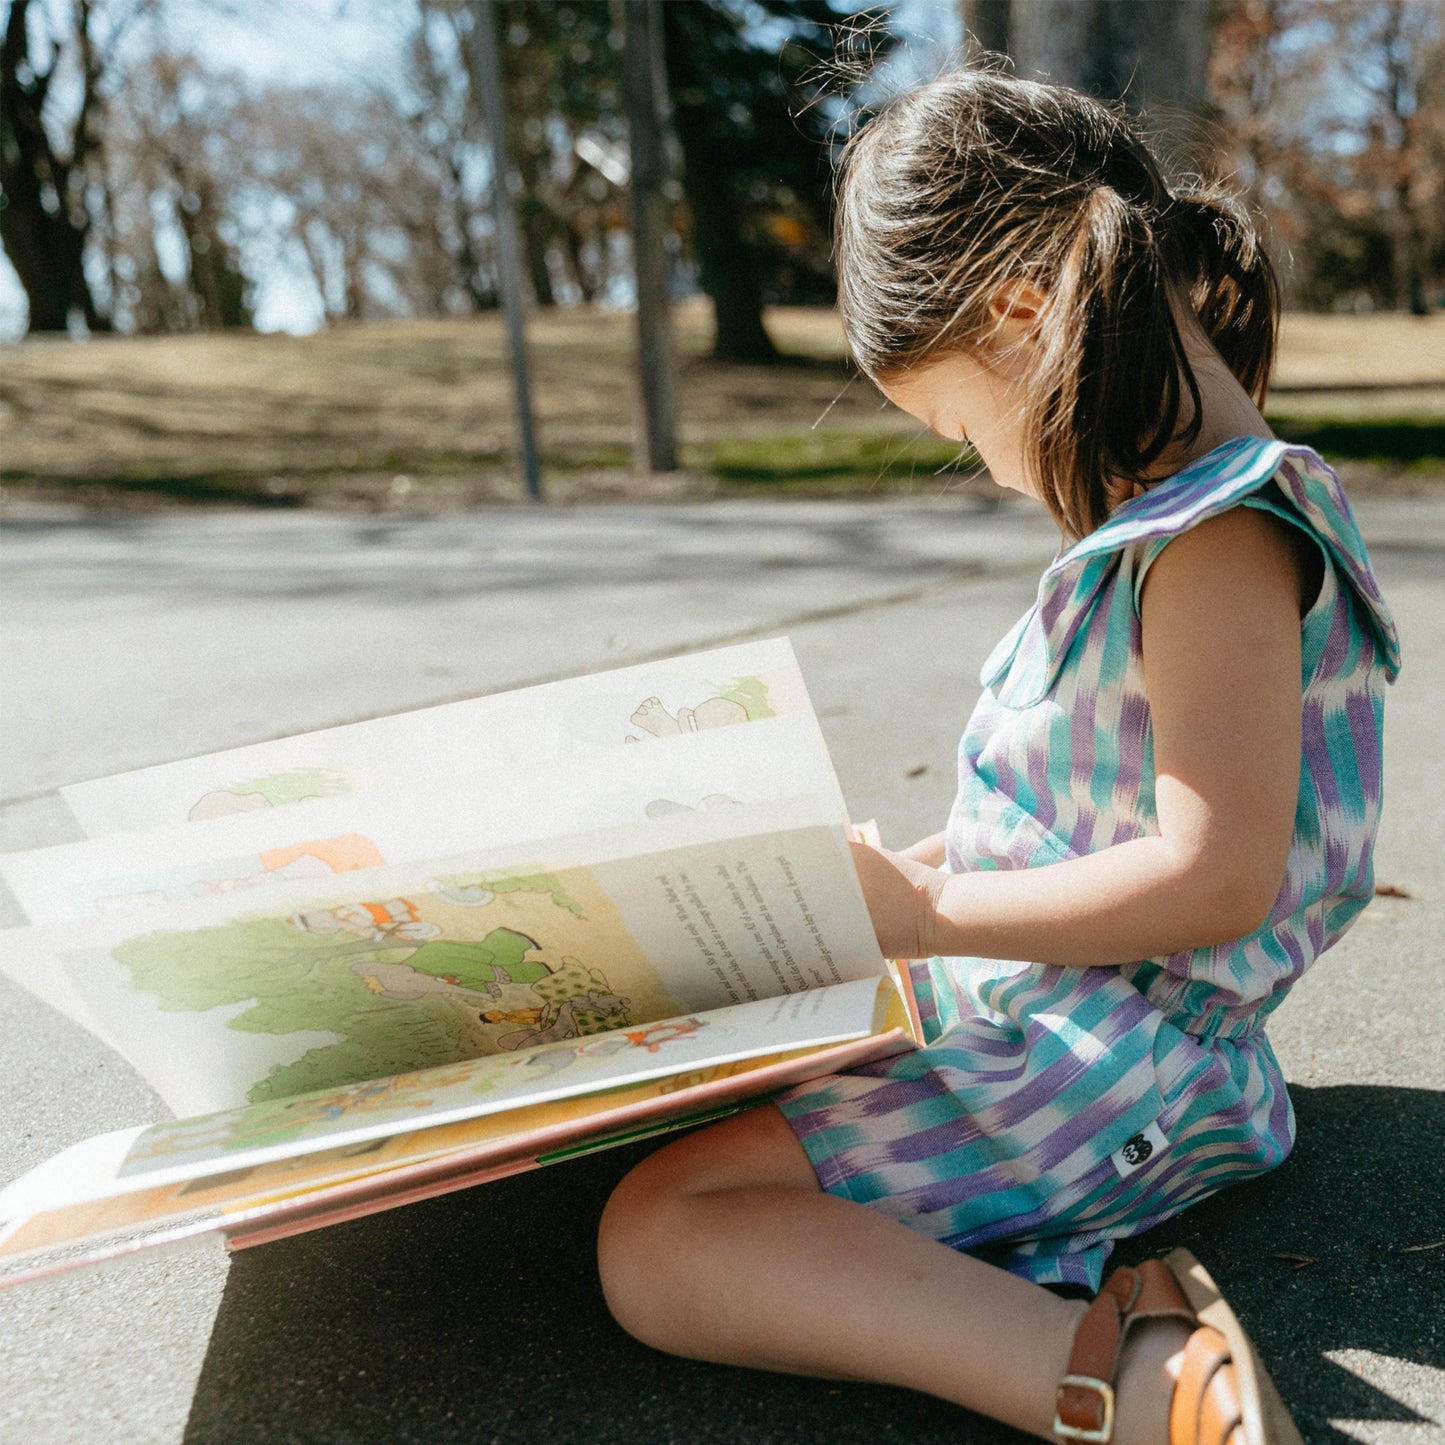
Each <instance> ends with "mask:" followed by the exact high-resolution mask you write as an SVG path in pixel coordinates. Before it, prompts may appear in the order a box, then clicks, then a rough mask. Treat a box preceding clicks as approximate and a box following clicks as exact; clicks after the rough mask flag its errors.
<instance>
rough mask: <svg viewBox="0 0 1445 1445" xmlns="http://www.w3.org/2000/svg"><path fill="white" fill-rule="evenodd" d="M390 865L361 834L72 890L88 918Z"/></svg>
mask: <svg viewBox="0 0 1445 1445" xmlns="http://www.w3.org/2000/svg"><path fill="white" fill-rule="evenodd" d="M386 861H387V860H386V859H385V857H383V856H382V853H381V850H380V849H379V848H378V847H377V846H376V844H375V843H373V842H372V841H371V839H370V838H365V837H363V836H362V835H361V834H360V833H345V834H342V835H340V836H339V837H335V838H315V839H312V840H311V841H310V842H307V843H297V844H294V845H292V846H291V847H288V848H268V849H266V850H265V851H263V852H261V853H250V854H246V855H244V856H242V857H239V858H224V859H219V860H216V861H214V862H209V863H191V864H184V865H178V866H176V867H173V868H166V869H160V870H157V871H154V872H148V873H138V874H133V875H131V876H130V877H125V878H106V879H102V880H101V881H99V882H90V883H86V884H84V885H83V886H80V887H76V888H72V889H71V890H70V902H71V907H72V911H73V913H74V916H75V917H77V918H85V917H88V916H90V915H92V914H97V913H122V912H129V911H130V910H131V909H134V908H144V907H148V906H150V905H153V904H157V903H178V902H182V901H184V900H186V899H191V898H215V897H219V896H220V895H222V894H225V893H234V892H237V891H238V890H240V889H244V888H257V887H261V886H264V885H265V884H267V883H289V882H293V881H294V880H296V879H298V878H325V877H329V876H330V875H332V874H336V873H354V872H357V871H359V870H361V869H363V868H379V867H381V866H383V865H384V864H385V863H386Z"/></svg>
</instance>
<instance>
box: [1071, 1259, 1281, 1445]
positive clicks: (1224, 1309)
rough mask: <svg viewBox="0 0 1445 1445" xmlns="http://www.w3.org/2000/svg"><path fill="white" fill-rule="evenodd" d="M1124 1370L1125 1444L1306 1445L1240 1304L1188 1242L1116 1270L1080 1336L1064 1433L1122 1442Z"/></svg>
mask: <svg viewBox="0 0 1445 1445" xmlns="http://www.w3.org/2000/svg"><path fill="white" fill-rule="evenodd" d="M1126 1342H1127V1343H1128V1344H1129V1346H1130V1348H1129V1349H1128V1351H1127V1354H1126V1357H1125V1358H1124V1361H1123V1369H1122V1372H1121V1370H1120V1356H1121V1353H1124V1346H1125V1344H1126ZM1116 1378H1118V1382H1119V1386H1120V1395H1121V1397H1122V1403H1121V1404H1120V1405H1119V1409H1118V1422H1117V1423H1118V1439H1119V1441H1120V1445H1125V1442H1127V1441H1129V1440H1141V1441H1142V1440H1165V1439H1167V1440H1168V1442H1169V1445H1302V1442H1301V1440H1300V1436H1299V1432H1298V1431H1297V1430H1296V1429H1295V1427H1294V1422H1293V1421H1292V1420H1291V1419H1290V1417H1289V1412H1288V1411H1287V1410H1286V1409H1285V1407H1284V1405H1283V1404H1282V1403H1281V1401H1280V1399H1279V1396H1278V1395H1277V1394H1276V1393H1275V1390H1274V1386H1273V1385H1272V1384H1271V1383H1270V1380H1269V1376H1268V1375H1266V1374H1265V1372H1264V1367H1263V1366H1262V1365H1261V1364H1260V1362H1259V1357H1258V1356H1257V1355H1256V1354H1255V1352H1254V1349H1253V1347H1252V1346H1251V1345H1250V1343H1249V1338H1248V1336H1247V1335H1246V1334H1245V1333H1244V1330H1243V1328H1242V1326H1241V1325H1240V1323H1239V1321H1238V1319H1236V1318H1235V1315H1234V1312H1233V1311H1232V1310H1231V1309H1230V1308H1229V1306H1228V1304H1227V1303H1226V1302H1225V1300H1224V1297H1223V1295H1221V1294H1220V1292H1219V1289H1218V1286H1216V1285H1215V1283H1214V1281H1213V1280H1212V1279H1210V1277H1209V1275H1208V1273H1207V1272H1206V1271H1205V1269H1204V1266H1203V1265H1202V1264H1200V1263H1199V1261H1198V1260H1197V1259H1195V1258H1194V1256H1193V1255H1192V1254H1190V1253H1189V1252H1188V1250H1183V1249H1176V1250H1175V1251H1174V1252H1173V1253H1172V1254H1170V1255H1168V1256H1167V1257H1166V1258H1165V1259H1163V1260H1148V1261H1146V1262H1145V1263H1144V1264H1142V1265H1140V1266H1139V1267H1138V1268H1137V1269H1132V1268H1129V1267H1125V1268H1123V1269H1117V1270H1115V1271H1114V1273H1113V1274H1112V1275H1110V1276H1109V1278H1108V1280H1107V1281H1106V1282H1105V1284H1104V1288H1103V1289H1102V1290H1100V1291H1099V1294H1098V1297H1097V1298H1096V1299H1095V1301H1094V1303H1093V1304H1092V1305H1090V1306H1089V1309H1088V1312H1087V1313H1086V1314H1085V1315H1084V1318H1083V1320H1082V1321H1081V1322H1080V1324H1079V1328H1078V1331H1077V1332H1076V1334H1075V1336H1074V1347H1073V1352H1072V1354H1071V1355H1070V1357H1069V1365H1068V1371H1067V1373H1066V1374H1065V1376H1064V1378H1063V1379H1062V1380H1061V1381H1060V1382H1059V1392H1058V1413H1057V1415H1056V1418H1055V1421H1054V1435H1055V1437H1056V1438H1057V1439H1059V1440H1066V1441H1067V1440H1077V1441H1092V1442H1096V1445H1105V1442H1109V1441H1113V1440H1114V1439H1115V1438H1116V1432H1115V1425H1116V1420H1115V1390H1114V1385H1115V1380H1116ZM1171 1381H1172V1384H1171ZM1166 1416H1167V1421H1168V1424H1167V1427H1166V1426H1165V1424H1164V1421H1165V1419H1166ZM1166 1430H1167V1433H1166Z"/></svg>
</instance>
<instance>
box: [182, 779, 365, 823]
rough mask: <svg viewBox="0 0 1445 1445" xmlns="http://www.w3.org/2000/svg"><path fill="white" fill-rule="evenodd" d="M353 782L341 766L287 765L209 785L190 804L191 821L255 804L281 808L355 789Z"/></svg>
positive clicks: (241, 810) (250, 808)
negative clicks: (218, 785)
mask: <svg viewBox="0 0 1445 1445" xmlns="http://www.w3.org/2000/svg"><path fill="white" fill-rule="evenodd" d="M355 787H356V785H355V783H354V782H353V781H352V779H351V778H350V777H349V776H348V775H347V774H346V773H344V772H343V771H342V770H341V769H340V768H287V769H286V770H285V771H284V772H280V773H268V774H266V776H265V777H261V778H251V779H249V780H247V781H245V782H239V783H227V784H226V785H225V786H224V787H221V788H215V789H212V791H211V792H209V793H206V794H205V795H204V796H203V797H200V798H198V799H196V801H195V802H194V803H193V804H192V805H191V808H190V811H189V812H188V813H187V815H186V816H187V817H188V818H189V819H190V821H191V822H192V823H201V822H204V821H205V820H206V819H207V818H222V817H225V816H226V815H227V814H230V813H252V812H255V811H256V810H257V809H258V808H283V807H285V806H286V805H287V804H288V803H304V802H305V801H306V800H307V799H308V798H334V797H335V796H336V795H337V794H338V793H350V792H353V791H355Z"/></svg>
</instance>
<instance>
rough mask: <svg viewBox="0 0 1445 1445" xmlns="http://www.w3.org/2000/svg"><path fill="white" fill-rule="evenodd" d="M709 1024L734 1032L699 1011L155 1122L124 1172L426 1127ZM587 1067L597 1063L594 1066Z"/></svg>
mask: <svg viewBox="0 0 1445 1445" xmlns="http://www.w3.org/2000/svg"><path fill="white" fill-rule="evenodd" d="M704 1031H708V1032H710V1034H711V1035H713V1036H717V1035H719V1034H724V1035H725V1034H727V1033H728V1032H729V1031H728V1030H727V1029H726V1028H725V1027H724V1028H721V1029H720V1028H719V1027H718V1025H716V1024H715V1023H714V1024H711V1025H709V1024H708V1023H707V1022H706V1021H704V1020H703V1019H699V1018H695V1017H687V1018H675V1019H668V1020H666V1021H664V1022H661V1023H653V1024H646V1025H643V1026H641V1027H639V1028H635V1029H626V1030H624V1031H623V1032H621V1033H612V1034H607V1035H605V1036H604V1037H602V1038H597V1039H593V1040H591V1041H588V1040H581V1041H579V1042H576V1043H570V1042H569V1043H566V1044H554V1045H550V1046H545V1047H542V1048H539V1049H538V1050H536V1051H535V1052H531V1053H524V1054H520V1055H517V1056H515V1057H509V1058H483V1059H470V1060H467V1061H466V1062H464V1063H459V1064H453V1065H449V1066H446V1067H443V1068H437V1069H425V1070H419V1071H415V1072H412V1073H407V1074H399V1075H397V1076H396V1077H394V1078H389V1079H375V1080H371V1081H369V1082H367V1083H364V1084H354V1085H351V1086H350V1087H348V1088H345V1089H335V1090H329V1091H328V1090H322V1091H319V1092H315V1093H309V1094H300V1095H297V1096H295V1097H294V1098H289V1099H275V1100H270V1101H267V1102H264V1103H260V1104H252V1105H250V1106H249V1107H247V1108H244V1109H227V1110H223V1111H221V1112H218V1113H214V1114H206V1115H201V1116H199V1117H197V1118H194V1119H182V1120H178V1121H176V1122H168V1123H164V1124H156V1125H153V1126H152V1127H151V1128H149V1129H147V1130H146V1131H145V1132H144V1133H143V1134H141V1135H140V1136H139V1137H138V1138H137V1139H136V1140H135V1142H134V1143H133V1144H132V1145H131V1148H130V1151H129V1153H128V1154H127V1155H126V1159H125V1163H124V1164H123V1166H122V1167H121V1170H120V1175H121V1177H122V1178H130V1177H133V1176H134V1175H137V1174H141V1173H144V1172H146V1171H147V1170H148V1169H154V1168H161V1167H169V1166H172V1165H179V1164H185V1163H188V1162H191V1161H192V1160H205V1159H208V1158H213V1157H216V1156H217V1155H220V1154H234V1153H236V1152H238V1151H240V1150H252V1149H268V1148H274V1147H277V1146H280V1145H284V1144H288V1143H290V1142H291V1141H292V1140H295V1139H298V1138H302V1137H306V1138H311V1139H319V1138H325V1137H326V1136H328V1135H336V1134H340V1133H343V1132H345V1131H347V1130H354V1129H357V1128H366V1127H368V1126H372V1125H384V1124H386V1123H388V1122H390V1121H396V1122H399V1123H405V1124H406V1125H407V1126H408V1127H409V1128H413V1129H416V1128H424V1127H427V1126H428V1118H427V1116H428V1115H429V1114H430V1115H431V1116H433V1117H436V1116H437V1115H440V1114H441V1113H443V1112H445V1111H449V1110H450V1111H455V1110H457V1109H462V1108H465V1107H466V1106H467V1105H470V1104H473V1103H475V1101H476V1100H478V1099H480V1098H485V1097H487V1096H489V1095H494V1094H497V1093H505V1094H506V1095H507V1096H508V1097H509V1098H513V1099H517V1100H519V1101H521V1102H525V1099H526V1095H527V1093H528V1092H529V1091H531V1090H535V1089H536V1088H537V1087H538V1085H547V1086H550V1085H553V1084H556V1083H559V1082H562V1083H570V1082H572V1081H573V1080H576V1081H577V1082H578V1083H579V1085H580V1086H583V1087H585V1086H586V1085H587V1083H588V1078H589V1075H591V1076H595V1077H599V1078H600V1077H601V1076H602V1074H603V1073H604V1072H605V1071H604V1070H599V1069H598V1068H597V1067H596V1065H597V1064H598V1063H600V1062H601V1061H603V1060H606V1061H608V1063H609V1065H610V1066H611V1068H612V1069H615V1068H616V1066H618V1065H619V1064H628V1063H640V1064H643V1065H647V1064H652V1063H656V1062H659V1061H665V1055H666V1053H667V1051H668V1050H669V1048H675V1047H676V1046H677V1045H679V1044H680V1043H682V1042H683V1041H688V1042H692V1041H695V1040H696V1039H697V1038H698V1036H699V1035H701V1034H702V1033H704ZM624 1056H626V1057H625V1058H624ZM589 1065H592V1066H593V1067H591V1068H590V1069H589ZM579 1076H580V1078H579ZM614 1076H615V1075H614Z"/></svg>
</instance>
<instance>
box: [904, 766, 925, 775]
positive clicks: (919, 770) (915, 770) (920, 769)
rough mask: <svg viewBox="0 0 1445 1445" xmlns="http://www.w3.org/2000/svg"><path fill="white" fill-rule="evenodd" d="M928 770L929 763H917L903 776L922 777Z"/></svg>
mask: <svg viewBox="0 0 1445 1445" xmlns="http://www.w3.org/2000/svg"><path fill="white" fill-rule="evenodd" d="M927 771H928V764H927V763H915V764H914V765H913V767H911V768H909V770H908V771H907V772H906V773H904V775H903V776H904V777H905V778H921V777H922V776H923V775H924V773H926V772H927Z"/></svg>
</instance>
